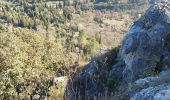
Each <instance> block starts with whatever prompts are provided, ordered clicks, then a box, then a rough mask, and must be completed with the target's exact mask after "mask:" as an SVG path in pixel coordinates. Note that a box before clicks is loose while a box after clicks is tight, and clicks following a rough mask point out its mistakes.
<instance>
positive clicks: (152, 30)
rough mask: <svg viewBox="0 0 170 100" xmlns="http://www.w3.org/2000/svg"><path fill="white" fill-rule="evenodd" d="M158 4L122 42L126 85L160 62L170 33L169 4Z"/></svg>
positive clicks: (121, 53) (167, 2)
mask: <svg viewBox="0 0 170 100" xmlns="http://www.w3.org/2000/svg"><path fill="white" fill-rule="evenodd" d="M158 1H159V2H157V3H154V4H153V5H151V7H150V8H149V9H148V10H147V11H146V13H145V14H144V16H143V17H141V18H140V19H139V20H138V21H136V22H135V23H134V25H133V26H132V28H131V29H130V30H129V32H128V33H127V35H126V37H125V39H124V41H123V42H122V46H121V48H120V53H119V54H120V57H121V59H122V60H123V61H124V62H125V66H126V67H125V69H124V70H123V72H122V76H123V81H124V82H125V83H131V82H134V81H135V80H136V79H137V78H138V75H140V74H142V73H143V72H144V71H145V70H148V69H154V68H155V67H156V65H157V63H159V62H160V61H161V57H162V55H163V53H164V51H165V50H164V48H165V47H164V44H165V40H166V37H167V36H168V33H169V31H170V10H169V9H170V5H169V2H170V1H168V0H167V1H166V0H158ZM167 61H168V60H167V59H165V62H167ZM167 64H168V63H167Z"/></svg>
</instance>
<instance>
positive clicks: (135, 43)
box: [65, 0, 170, 100]
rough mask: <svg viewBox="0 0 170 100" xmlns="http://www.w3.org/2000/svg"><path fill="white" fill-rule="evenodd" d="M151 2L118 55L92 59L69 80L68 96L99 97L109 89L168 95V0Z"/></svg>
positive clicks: (163, 98) (153, 98) (137, 97)
mask: <svg viewBox="0 0 170 100" xmlns="http://www.w3.org/2000/svg"><path fill="white" fill-rule="evenodd" d="M150 3H152V5H151V7H150V8H149V9H148V10H147V11H146V13H145V14H144V15H143V16H142V17H141V18H140V19H139V20H138V21H136V22H134V24H133V26H132V27H131V29H130V30H129V32H128V33H127V35H126V36H125V38H124V40H123V42H122V45H121V47H120V49H119V53H118V57H117V59H115V57H114V60H113V59H112V60H107V62H105V60H103V61H102V62H103V63H101V62H100V61H99V60H98V59H96V58H95V59H94V60H92V61H91V63H89V64H88V65H87V66H86V67H85V68H84V69H83V70H82V72H81V73H80V74H77V75H75V76H74V77H73V78H72V81H70V82H69V83H68V87H67V90H66V95H65V97H66V98H67V100H99V98H100V96H101V94H105V92H106V91H107V90H109V89H110V91H107V94H111V93H114V94H115V95H116V93H117V92H119V93H122V92H125V94H126V91H128V96H127V95H126V96H127V97H126V98H127V99H130V100H169V99H170V97H169V95H170V68H169V67H170V34H169V33H170V1H169V0H156V1H155V0H153V1H152V0H151V1H150ZM105 59H109V57H106V58H105ZM109 61H110V62H112V63H110V64H109V65H107V63H108V62H109ZM113 62H114V63H113ZM111 64H112V65H111ZM110 66H112V67H110ZM147 72H149V73H147ZM141 77H143V79H141ZM117 83H118V84H117ZM71 86H72V88H71ZM111 87H112V88H111ZM122 87H125V88H124V89H122ZM124 96H125V95H124ZM114 97H115V96H114ZM117 97H118V96H117ZM117 99H118V100H120V98H113V100H117Z"/></svg>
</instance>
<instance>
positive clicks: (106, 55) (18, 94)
mask: <svg viewBox="0 0 170 100" xmlns="http://www.w3.org/2000/svg"><path fill="white" fill-rule="evenodd" d="M64 2H67V3H66V4H65V3H64ZM68 2H70V3H68ZM138 2H140V0H139V1H138V0H137V1H133V0H132V1H129V2H108V1H106V2H98V3H96V2H93V0H91V1H90V0H89V1H88V0H87V2H83V1H81V0H80V1H74V2H71V1H63V2H61V1H60V2H59V3H58V2H57V1H56V0H54V1H51V0H49V1H45V0H0V99H2V100H64V95H66V89H67V86H68V87H69V84H70V83H69V82H70V79H72V78H73V77H74V76H76V75H78V74H80V73H81V72H82V70H84V69H85V68H86V67H87V66H91V67H92V68H93V66H96V65H95V64H96V63H95V62H96V60H97V62H100V63H99V64H101V65H102V66H105V67H104V69H101V72H102V71H103V72H102V74H103V77H101V79H102V82H104V83H106V84H107V85H108V86H109V87H112V88H115V86H112V85H113V84H112V82H113V81H114V80H112V79H111V81H110V80H109V81H108V79H110V78H108V77H107V74H108V72H109V70H110V69H111V66H113V64H115V63H117V62H118V61H116V60H115V59H116V58H117V56H118V55H117V53H118V50H119V47H120V45H121V42H122V40H123V38H124V37H125V36H126V33H127V32H128V30H129V28H130V27H131V26H132V25H133V21H136V20H138V19H139V18H140V17H141V16H142V15H143V14H144V12H145V10H146V9H147V8H148V3H147V4H145V3H142V4H141V3H138ZM61 4H63V5H61ZM134 4H135V5H136V6H135V8H136V9H134V7H133V5H134ZM110 5H111V9H108V8H107V7H110ZM96 7H102V9H98V8H96ZM142 7H146V9H142ZM137 8H138V9H137ZM93 61H94V63H92V65H91V62H93ZM87 68H88V67H87ZM89 70H91V69H89ZM94 70H95V69H94ZM92 72H93V71H92ZM96 77H97V76H95V78H94V79H97V78H96ZM106 81H107V82H106ZM67 83H68V84H67ZM115 85H116V86H117V83H116V84H115ZM96 86H98V85H96ZM112 88H110V89H108V90H109V91H110V90H111V89H112ZM99 89H100V88H99ZM101 89H102V88H101ZM81 92H82V91H81ZM72 93H73V92H72ZM83 93H84V91H83ZM92 94H93V93H92ZM89 97H90V96H89ZM65 99H66V98H65ZM82 99H83V100H88V99H85V98H82ZM66 100H74V99H66Z"/></svg>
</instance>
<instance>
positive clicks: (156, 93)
mask: <svg viewBox="0 0 170 100" xmlns="http://www.w3.org/2000/svg"><path fill="white" fill-rule="evenodd" d="M130 100H170V85H169V84H163V85H160V86H157V87H150V88H147V89H143V90H142V91H140V92H138V93H136V94H135V95H134V96H133V97H131V98H130Z"/></svg>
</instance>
